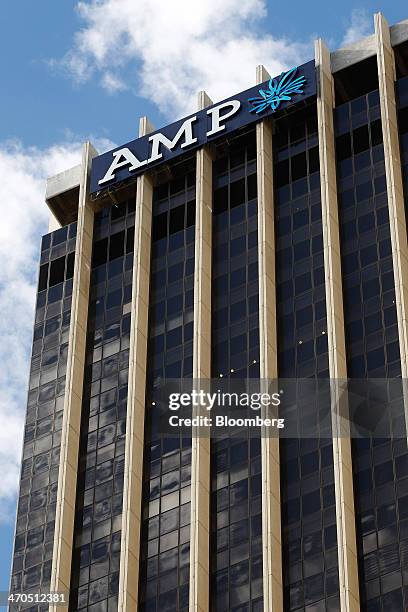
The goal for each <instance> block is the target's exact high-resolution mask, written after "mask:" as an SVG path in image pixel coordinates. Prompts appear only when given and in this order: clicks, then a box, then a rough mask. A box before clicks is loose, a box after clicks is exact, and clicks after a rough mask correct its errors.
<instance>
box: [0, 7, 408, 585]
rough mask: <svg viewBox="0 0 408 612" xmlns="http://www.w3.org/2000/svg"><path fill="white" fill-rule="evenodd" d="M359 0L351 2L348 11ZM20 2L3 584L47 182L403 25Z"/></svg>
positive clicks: (338, 13)
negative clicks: (264, 75) (266, 80)
mask: <svg viewBox="0 0 408 612" xmlns="http://www.w3.org/2000/svg"><path fill="white" fill-rule="evenodd" d="M356 2H357V3H356ZM356 2H353V1H352V0H343V1H342V2H339V3H337V5H336V10H335V11H328V10H327V5H326V4H325V3H323V2H322V0H317V1H316V2H296V1H294V2H291V3H288V2H279V3H277V2H272V1H266V0H201V1H198V0H173V1H172V2H164V1H163V0H137V2H135V0H86V1H85V0H84V1H82V2H73V1H72V0H59V1H58V2H56V1H55V0H41V2H33V1H32V0H18V1H17V2H14V3H10V2H9V3H3V4H4V6H3V7H2V12H1V20H2V26H3V27H2V36H1V39H0V49H1V52H0V71H1V75H2V86H1V96H0V114H1V117H2V118H3V121H2V122H1V124H0V176H1V180H0V197H1V199H0V201H1V202H2V218H1V223H0V364H1V366H0V473H1V478H0V543H1V545H0V590H1V589H5V588H7V586H8V574H9V567H10V556H11V547H12V539H13V530H14V513H15V501H16V494H17V486H18V474H19V463H20V454H21V439H22V430H23V421H24V410H25V401H26V386H27V376H28V361H29V352H30V344H31V330H32V321H33V307H34V294H35V283H36V270H37V263H38V253H39V244H40V236H41V235H42V234H44V233H46V231H47V223H48V221H47V209H46V207H45V205H44V203H43V195H44V187H45V179H46V177H47V176H49V175H52V174H55V173H56V172H59V171H61V170H63V169H65V168H67V167H70V166H72V165H75V164H76V163H78V162H79V159H80V143H81V142H82V141H84V140H85V139H91V140H92V141H93V143H94V144H95V146H96V147H97V149H98V150H99V151H100V152H102V151H104V150H107V149H109V148H111V146H112V144H113V143H115V144H120V143H122V142H127V141H129V140H131V138H132V137H133V136H135V135H136V133H137V130H138V118H139V116H141V115H144V114H147V115H148V116H149V118H150V119H151V120H152V122H153V123H154V124H155V125H156V126H157V127H160V126H161V125H165V124H166V123H169V122H171V121H173V120H175V119H177V118H179V117H181V116H183V115H184V114H187V113H189V112H192V111H194V110H195V103H196V94H197V91H198V90H200V89H205V90H207V92H208V93H209V95H210V97H211V98H212V99H213V100H214V101H217V100H220V99H222V98H224V97H227V96H229V95H231V94H233V93H234V92H237V91H240V90H242V89H246V88H248V87H250V86H251V85H252V84H253V83H254V78H255V66H256V65H257V64H260V63H263V64H264V65H265V66H266V67H267V69H268V70H269V72H270V73H271V74H273V75H274V74H279V73H280V72H281V71H282V70H283V69H284V68H289V67H291V66H293V65H295V64H298V63H302V62H304V61H307V60H309V59H311V58H312V57H313V39H314V38H316V37H318V36H319V37H322V38H324V39H325V40H326V42H327V43H328V44H329V45H330V46H331V47H332V48H337V47H340V46H342V45H346V44H348V43H350V42H352V41H353V40H356V39H358V38H361V37H363V36H365V35H367V34H370V33H371V32H372V14H373V13H374V12H376V11H379V10H383V12H385V14H386V17H387V18H388V20H389V22H390V23H395V22H397V21H399V20H401V19H404V18H407V17H408V11H407V9H406V7H404V5H403V2H402V0H395V1H394V2H393V3H392V6H389V4H390V3H386V2H383V3H381V2H370V1H368V0H366V1H364V0H362V1H361V2H359V1H358V0H356Z"/></svg>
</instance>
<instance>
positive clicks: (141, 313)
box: [118, 117, 153, 612]
mask: <svg viewBox="0 0 408 612" xmlns="http://www.w3.org/2000/svg"><path fill="white" fill-rule="evenodd" d="M152 129H153V128H152V126H151V124H150V123H149V121H148V119H147V118H146V117H142V118H141V119H140V126H139V136H145V135H146V134H148V133H150V131H152ZM152 201H153V182H152V180H151V178H150V176H149V174H148V173H146V174H143V175H142V176H139V177H138V178H137V186H136V211H135V245H134V259H133V279H132V287H133V289H132V304H131V323H130V347H129V377H128V399H127V412H126V442H125V466H124V475H123V509H122V528H121V548H120V570H119V599H118V611H119V612H131V611H132V612H133V610H137V608H138V593H139V564H140V529H141V521H142V517H141V501H142V483H143V451H144V424H145V412H146V404H145V394H146V368H147V338H148V315H149V281H150V249H151V227H152Z"/></svg>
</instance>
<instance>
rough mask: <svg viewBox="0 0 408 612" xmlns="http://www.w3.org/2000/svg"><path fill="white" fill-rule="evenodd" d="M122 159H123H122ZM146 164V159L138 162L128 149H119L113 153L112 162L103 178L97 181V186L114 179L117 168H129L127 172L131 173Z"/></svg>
mask: <svg viewBox="0 0 408 612" xmlns="http://www.w3.org/2000/svg"><path fill="white" fill-rule="evenodd" d="M122 158H123V159H122ZM146 164H147V159H145V160H143V161H139V160H138V159H137V157H136V155H134V154H133V153H132V151H131V150H130V149H128V148H127V147H124V148H123V149H119V151H114V152H113V161H112V163H111V165H110V166H109V168H108V171H107V172H106V174H105V176H104V177H103V178H102V179H101V180H100V181H99V185H103V184H104V183H108V182H109V181H111V180H112V179H114V178H115V172H116V170H118V169H119V168H123V167H124V166H129V168H128V170H129V172H131V171H132V170H137V169H138V168H140V167H141V166H145V165H146Z"/></svg>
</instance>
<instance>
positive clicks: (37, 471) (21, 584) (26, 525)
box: [11, 222, 77, 592]
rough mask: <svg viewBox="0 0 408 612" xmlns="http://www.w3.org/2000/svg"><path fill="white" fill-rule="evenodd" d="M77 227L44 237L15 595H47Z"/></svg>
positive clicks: (14, 571)
mask: <svg viewBox="0 0 408 612" xmlns="http://www.w3.org/2000/svg"><path fill="white" fill-rule="evenodd" d="M76 232H77V224H76V222H75V223H72V224H71V225H69V226H66V227H63V228H61V229H58V230H56V231H55V232H52V233H50V234H47V235H45V236H44V237H43V239H42V243H41V255H40V269H39V278H38V287H37V301H36V309H35V323H34V335H33V345H32V355H31V369H30V379H29V391H28V401H27V413H26V424H25V432H24V446H23V455H22V470H21V483H20V494H19V501H18V509H17V520H16V538H15V545H14V558H13V567H12V575H11V589H12V590H14V591H20V590H22V591H33V592H35V591H37V590H40V591H41V592H47V591H48V590H49V588H50V581H51V565H52V552H53V540H54V527H55V512H56V502H57V487H58V467H59V456H60V443H61V429H62V417H63V408H64V393H65V378H66V365H67V357H68V341H69V327H70V315H71V298H72V285H73V274H74V257H75V243H76Z"/></svg>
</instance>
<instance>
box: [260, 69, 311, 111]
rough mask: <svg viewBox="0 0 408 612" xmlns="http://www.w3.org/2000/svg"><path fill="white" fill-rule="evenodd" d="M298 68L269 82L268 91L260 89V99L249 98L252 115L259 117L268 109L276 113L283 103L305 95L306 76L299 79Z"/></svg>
mask: <svg viewBox="0 0 408 612" xmlns="http://www.w3.org/2000/svg"><path fill="white" fill-rule="evenodd" d="M297 70H298V69H297V68H292V69H291V70H288V72H284V73H283V74H281V75H280V76H279V77H276V78H275V79H271V80H270V81H269V85H268V89H266V90H264V89H260V90H259V94H260V97H256V98H249V99H248V102H249V103H250V104H252V108H251V110H250V111H249V112H250V113H256V114H257V115H259V114H260V113H263V111H265V110H266V109H267V108H268V107H269V108H271V109H272V112H273V113H274V112H275V111H276V110H277V108H278V107H279V106H280V103H281V102H283V101H288V102H289V101H290V100H291V99H292V96H293V95H294V94H301V93H303V85H304V84H305V83H306V79H305V77H304V76H299V77H297V78H295V77H296V74H297Z"/></svg>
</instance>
